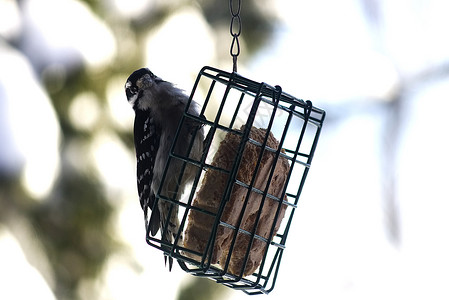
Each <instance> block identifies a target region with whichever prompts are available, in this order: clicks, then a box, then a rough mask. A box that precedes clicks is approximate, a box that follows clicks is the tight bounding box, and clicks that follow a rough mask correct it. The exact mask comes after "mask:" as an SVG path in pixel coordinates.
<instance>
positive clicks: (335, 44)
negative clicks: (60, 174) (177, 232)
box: [0, 0, 449, 300]
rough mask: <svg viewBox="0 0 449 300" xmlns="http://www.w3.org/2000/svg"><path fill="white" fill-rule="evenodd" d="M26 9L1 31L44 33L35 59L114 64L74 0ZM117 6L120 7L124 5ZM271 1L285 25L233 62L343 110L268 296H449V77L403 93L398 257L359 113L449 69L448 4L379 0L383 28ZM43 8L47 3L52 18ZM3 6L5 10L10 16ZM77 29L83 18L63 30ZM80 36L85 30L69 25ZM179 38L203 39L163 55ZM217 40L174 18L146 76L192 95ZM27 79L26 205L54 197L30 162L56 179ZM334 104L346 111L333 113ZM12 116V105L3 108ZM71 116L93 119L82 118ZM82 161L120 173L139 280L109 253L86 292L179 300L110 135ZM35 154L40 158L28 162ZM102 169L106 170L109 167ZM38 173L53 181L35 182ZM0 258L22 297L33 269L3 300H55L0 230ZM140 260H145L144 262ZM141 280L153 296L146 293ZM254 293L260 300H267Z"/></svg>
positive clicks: (102, 32)
mask: <svg viewBox="0 0 449 300" xmlns="http://www.w3.org/2000/svg"><path fill="white" fill-rule="evenodd" d="M26 2H28V3H29V6H26V7H28V10H25V11H26V15H27V17H28V19H27V20H26V21H23V20H22V22H21V21H20V18H19V17H18V13H17V7H15V5H14V4H13V1H9V0H0V34H4V35H6V36H7V35H8V34H12V32H14V31H15V30H17V28H20V27H21V26H24V27H26V26H31V25H33V28H34V29H33V30H34V31H35V33H36V36H39V34H43V33H45V38H46V40H45V41H44V45H45V46H46V47H48V49H47V50H45V51H51V53H55V55H56V56H55V57H53V59H55V60H56V63H58V62H59V60H61V61H63V60H64V59H78V58H76V56H73V53H74V52H73V51H72V50H73V49H77V50H80V51H81V53H82V54H83V58H82V59H84V60H86V61H87V62H89V63H91V64H92V65H93V66H96V67H98V66H100V67H101V65H104V64H106V63H108V62H109V60H110V59H111V58H112V57H113V56H114V54H115V51H116V49H115V42H116V41H114V37H113V36H112V34H111V33H110V32H109V30H108V29H107V27H106V26H105V25H104V24H103V23H102V22H101V21H100V20H98V19H97V18H95V17H94V16H93V15H92V14H91V13H90V12H89V11H88V10H87V9H86V7H85V6H84V5H81V4H79V3H78V2H77V1H74V0H64V1H59V0H45V3H44V4H48V6H46V5H44V4H43V3H42V1H40V0H39V1H35V0H29V1H26ZM38 2H39V4H37V3H38ZM62 2H63V3H62ZM125 2H126V6H123V3H125ZM56 3H58V4H57V5H56ZM111 3H115V5H116V7H117V8H119V9H120V11H123V9H124V7H126V8H127V10H126V14H127V15H134V14H137V13H138V11H139V8H140V7H142V6H145V5H151V1H149V2H145V1H136V2H131V1H120V0H115V1H112V2H111ZM133 3H135V5H136V6H135V7H133V6H132V4H133ZM148 3H150V4H148ZM274 3H275V7H274V8H275V9H277V10H278V11H279V14H280V15H281V16H282V21H283V22H284V25H283V26H282V27H281V28H280V30H279V32H278V33H277V36H276V37H275V42H273V43H272V46H271V47H267V49H265V50H263V51H262V53H260V54H259V55H257V57H255V58H254V59H253V60H252V61H250V62H249V63H248V64H246V65H245V64H243V63H242V62H240V64H239V72H240V73H241V74H242V75H244V76H247V77H249V78H252V79H255V80H258V81H265V82H268V83H270V84H272V85H276V84H279V85H281V86H282V87H283V89H284V91H286V92H288V93H289V94H292V95H295V96H297V97H299V98H304V99H311V100H313V102H314V104H315V105H317V106H321V107H323V106H325V107H326V108H331V109H332V110H331V111H332V112H335V113H338V115H334V116H332V115H329V117H328V118H329V122H328V123H325V126H324V130H323V133H322V137H321V139H320V143H319V145H318V149H317V152H316V156H315V160H314V162H313V165H312V169H311V171H310V173H309V177H308V180H307V182H306V185H305V189H304V192H303V194H302V198H301V200H300V203H301V205H300V207H299V209H298V210H297V212H296V214H295V217H296V218H295V220H294V222H293V226H292V228H291V231H290V235H289V240H288V241H287V250H286V251H285V255H284V258H283V265H282V266H281V270H280V275H279V277H278V281H277V285H276V288H275V290H274V292H272V293H271V294H270V295H269V296H268V297H267V299H290V298H291V295H292V294H293V293H294V294H295V297H296V298H298V299H308V300H310V299H448V298H449V285H448V282H449V255H447V253H449V235H448V234H447V228H449V218H448V217H447V216H448V214H449V201H448V200H449V192H448V191H447V189H446V188H445V187H446V181H447V180H446V179H447V178H448V174H447V173H448V172H447V170H448V169H449V159H448V156H447V153H449V151H448V150H449V149H448V143H447V142H446V141H445V135H443V134H442V133H441V129H442V128H446V127H447V124H446V122H445V119H446V118H445V113H446V111H448V109H449V104H448V103H449V102H448V101H447V100H448V96H449V80H448V79H445V80H443V79H441V80H439V81H437V82H427V83H425V84H420V85H416V86H414V87H413V89H410V90H407V91H406V93H405V94H404V96H405V97H406V101H405V103H406V104H405V107H404V115H403V123H402V127H401V128H400V129H399V130H400V132H401V134H402V135H401V139H400V141H399V145H400V147H399V151H398V153H396V154H395V155H396V156H397V165H396V166H395V176H396V177H397V180H398V181H397V187H396V195H397V197H398V201H399V208H400V220H399V222H400V226H401V230H402V240H401V244H400V245H399V246H398V247H396V246H393V245H392V244H390V243H389V240H388V237H387V234H386V230H385V218H386V215H385V207H384V203H383V200H382V197H383V196H384V194H383V193H384V190H383V189H382V187H383V186H382V184H383V183H384V180H383V179H384V171H383V169H382V168H383V164H384V162H383V161H382V160H381V157H382V156H385V155H388V154H389V153H387V151H386V150H385V148H384V143H385V135H386V134H388V131H385V126H386V114H385V113H384V112H385V110H382V109H370V108H369V107H373V106H368V105H372V104H375V103H382V102H385V101H388V98H389V96H391V94H392V93H393V92H395V91H396V89H397V88H398V85H399V83H401V80H405V82H408V81H407V80H408V79H409V78H410V77H412V76H413V75H416V74H417V73H419V72H420V71H422V70H424V69H426V68H427V67H430V66H433V65H438V64H441V63H443V62H446V63H447V61H448V60H449V39H447V38H446V36H447V29H448V28H449V18H447V13H448V12H449V2H448V1H445V0H440V1H438V0H433V1H425V2H424V1H418V0H416V1H412V0H410V1H405V0H404V1H394V2H393V1H386V0H385V1H378V3H379V7H380V12H381V14H380V15H381V20H380V22H381V23H380V24H381V26H380V27H379V28H377V29H375V27H372V25H370V24H369V23H367V21H366V19H365V15H363V14H362V12H363V10H362V8H361V7H360V3H361V1H356V0H343V1H332V0H318V1H289V0H276V1H274ZM55 5H56V6H55ZM67 5H68V6H67ZM48 7H52V10H51V12H50V14H49V11H48V9H47V8H48ZM67 7H69V8H70V9H67ZM55 10H58V14H55V13H54V11H55ZM5 11H8V12H11V13H10V14H5ZM2 14H3V15H4V16H5V18H3V17H2ZM50 15H51V16H55V15H58V16H59V19H58V20H59V22H60V24H59V26H57V27H55V26H52V24H51V22H50V23H48V22H47V23H46V22H43V21H42V20H45V19H46V18H45V17H46V16H50ZM6 16H7V17H8V18H6ZM80 19H82V20H83V22H72V21H70V20H80ZM4 20H8V22H6V21H4ZM65 20H68V21H67V23H66V22H65ZM84 21H86V22H84ZM243 22H245V20H243ZM30 24H31V25H30ZM243 24H244V26H245V23H243ZM83 25H85V26H86V28H85V29H80V26H83ZM246 26H248V25H246ZM243 30H244V28H243ZM179 31H181V34H182V35H184V36H186V35H187V34H188V33H189V32H192V31H194V32H197V33H198V32H200V33H201V34H198V35H196V37H201V38H199V39H198V40H196V41H194V45H195V47H198V48H195V49H194V48H193V47H191V48H189V47H187V48H186V49H184V50H185V51H187V56H188V57H189V59H188V60H186V59H184V58H183V57H181V56H176V55H175V54H174V53H173V52H170V51H168V50H167V49H177V51H178V50H179V48H177V44H176V43H177V41H175V40H174V39H172V38H171V37H172V35H173V34H176V33H177V32H179ZM67 32H68V33H73V35H70V36H74V37H75V38H74V39H62V40H61V39H60V37H61V36H67ZM77 32H78V33H79V32H82V33H83V34H82V35H79V34H77ZM243 34H244V31H243ZM213 38H214V37H213V35H212V33H211V30H210V29H209V28H207V26H206V22H205V21H204V20H203V19H202V17H201V15H200V14H199V12H198V11H197V10H196V9H195V8H189V9H185V10H182V11H180V12H179V13H177V14H175V15H173V16H172V17H170V18H169V19H168V20H167V21H166V22H165V23H164V24H163V25H162V26H161V28H158V29H157V30H155V31H153V32H151V33H149V35H148V41H147V61H148V64H149V65H151V66H152V69H153V70H154V71H155V73H157V74H160V75H161V76H162V77H164V78H168V79H170V80H171V81H174V82H177V83H178V84H179V85H180V86H181V87H183V88H185V89H186V90H188V89H189V88H190V87H191V85H192V84H193V79H192V76H194V75H195V74H196V73H197V71H198V70H199V69H200V68H201V67H202V66H203V65H210V64H213V61H214V59H216V57H215V55H214V53H215V51H216V49H215V48H214V47H215V44H214V43H213ZM99 39H100V40H101V42H98V43H95V47H93V46H92V41H98V40H99ZM39 42H40V43H42V40H41V41H39V40H32V43H31V44H30V47H35V46H36V44H33V43H39ZM33 45H34V46H33ZM101 46H103V47H101ZM4 49H5V48H4V46H1V48H0V51H1V52H0V61H2V69H3V70H10V69H11V68H17V64H15V65H12V62H13V60H10V58H11V57H14V58H16V60H15V61H20V64H19V66H21V70H25V71H24V72H28V73H29V74H31V71H29V65H27V63H26V61H25V60H24V59H23V57H22V58H17V57H20V55H19V56H18V54H12V52H10V51H9V50H8V51H6V50H4ZM189 49H190V50H189ZM200 50H201V51H200ZM45 51H43V52H45ZM242 51H245V49H244V48H243V49H242ZM38 54H39V53H37V55H38ZM196 55H198V56H196ZM155 57H157V59H155ZM2 58H3V59H4V60H2ZM6 58H8V59H6ZM229 60H230V61H231V59H229ZM8 61H9V62H10V64H8ZM167 61H170V64H175V65H176V66H178V67H179V72H177V73H176V74H173V73H171V72H170V70H169V69H168V68H167V63H166V62H167ZM26 70H28V71H26ZM2 75H3V76H4V75H5V73H4V72H2V70H0V91H3V94H0V96H3V97H4V95H6V99H12V96H11V94H10V93H11V92H10V90H8V89H7V88H9V87H11V86H10V85H9V84H8V81H7V80H6V79H7V78H6V77H2ZM30 76H31V75H30ZM5 78H6V79H5ZM33 80H34V81H32V82H35V85H32V87H33V89H30V90H26V91H25V90H21V93H22V94H23V99H27V98H29V97H31V96H29V97H26V96H25V95H26V93H27V92H29V93H32V95H33V97H34V98H33V99H35V101H36V103H39V105H37V104H36V106H37V107H36V109H33V112H34V114H30V116H29V118H30V119H29V120H30V121H29V123H27V124H26V127H23V128H20V126H17V127H16V126H15V127H14V128H15V129H16V130H17V134H15V136H14V139H15V141H14V143H13V144H15V145H16V147H18V149H27V151H28V152H27V151H24V152H23V153H22V156H23V158H22V159H24V161H25V162H24V163H25V164H26V168H27V169H26V170H28V172H29V174H31V175H28V177H27V176H25V177H24V185H25V186H26V187H27V188H28V190H29V192H30V193H31V194H33V195H37V196H39V195H41V196H42V195H45V193H46V192H48V190H49V189H50V188H51V186H52V184H53V180H54V176H53V177H52V176H51V174H50V175H48V176H47V175H45V176H36V175H35V174H36V173H33V172H36V170H43V168H42V165H40V164H39V162H40V163H48V164H49V166H50V168H44V169H45V171H48V172H52V174H56V171H57V169H58V165H59V161H58V160H57V159H56V160H55V157H57V155H55V153H57V150H58V149H57V147H58V143H57V141H58V138H59V129H58V127H57V125H56V124H55V117H54V112H52V110H51V108H50V107H49V106H48V104H49V101H48V97H47V96H46V95H45V94H44V93H43V92H42V90H39V91H38V92H36V89H35V87H36V88H38V85H37V82H36V81H35V79H33ZM123 81H124V79H123V78H114V79H113V83H111V85H110V89H109V90H108V101H109V106H108V107H109V112H108V113H109V114H110V115H111V118H112V119H113V120H114V122H115V123H116V125H117V126H119V127H126V126H131V124H132V111H131V109H130V108H129V107H128V105H127V103H126V101H125V100H124V99H122V96H123V95H122V90H121V88H122V86H123V84H120V82H123ZM402 83H404V81H402ZM117 86H120V88H117ZM5 91H6V92H5ZM15 91H17V89H15ZM8 97H10V98H8ZM89 97H90V98H89ZM91 98H92V95H90V94H83V95H80V96H79V97H78V98H77V99H76V101H75V102H74V105H73V107H71V108H70V110H71V112H70V113H71V118H73V122H74V124H78V125H79V126H89V125H90V124H93V123H95V122H96V121H98V120H97V118H98V107H95V106H94V104H92V103H94V101H92V100H91ZM89 99H90V100H89ZM365 99H369V100H365ZM122 100H123V101H122ZM347 101H353V102H352V103H355V104H357V107H358V109H357V108H356V109H353V110H351V113H348V112H346V113H347V114H346V116H345V111H344V110H345V109H346V108H347V107H345V106H343V105H341V104H342V103H347ZM10 103H13V102H11V101H10ZM38 107H40V108H38ZM337 107H338V108H339V110H341V111H337ZM10 109H14V105H12V106H11V107H10ZM127 112H128V113H127ZM81 113H82V114H83V115H85V114H86V115H87V116H88V118H84V119H83V120H81V119H77V118H76V116H77V115H79V114H81ZM11 118H12V121H11V122H12V124H17V123H14V122H17V119H15V121H14V117H13V116H12V115H11ZM30 124H32V125H31V126H30ZM29 128H33V129H34V130H36V131H37V132H39V130H40V131H42V130H44V131H45V132H47V134H46V135H45V136H42V137H41V138H42V139H45V138H47V139H48V140H41V141H40V142H39V143H35V144H34V145H35V147H33V148H30V147H24V146H23V145H22V144H21V143H24V142H26V139H24V138H23V137H24V133H23V132H24V130H25V131H26V130H27V129H29ZM20 132H22V133H20ZM110 149H114V150H113V151H110ZM87 151H88V153H90V155H93V156H94V157H96V158H98V159H96V161H97V163H98V170H99V172H100V171H101V170H105V169H106V170H107V172H103V173H101V174H100V175H101V176H110V175H108V174H115V176H114V177H107V178H105V179H106V181H107V182H110V183H111V185H110V186H109V187H108V188H109V189H110V192H117V190H114V188H115V189H117V186H118V190H119V191H120V195H122V198H123V199H122V201H120V203H118V204H117V205H121V206H122V209H121V210H120V214H119V216H118V223H117V228H115V230H116V232H117V235H118V236H120V237H122V238H123V239H124V240H125V242H127V243H129V245H130V249H131V250H130V251H133V255H134V257H135V260H136V262H138V263H139V264H140V266H141V267H142V269H141V270H136V269H135V268H132V267H131V266H130V265H129V262H128V260H127V258H124V257H121V256H119V255H118V256H114V257H112V258H111V259H110V260H109V262H108V264H107V268H106V271H105V273H104V275H103V277H102V278H101V279H100V280H99V281H98V282H94V283H92V282H89V283H86V286H89V285H95V286H98V287H99V288H102V293H101V298H100V299H117V300H119V299H130V298H142V297H143V295H147V294H148V293H151V298H152V299H153V298H154V299H157V297H160V299H162V298H164V299H171V298H174V297H175V295H176V293H177V290H175V289H173V288H168V289H162V287H163V286H166V284H167V282H169V281H170V282H181V283H182V282H185V281H187V280H189V278H190V277H188V276H186V275H185V274H183V273H182V272H181V271H180V270H178V269H176V268H174V269H175V270H174V272H172V273H168V272H167V271H166V270H165V268H164V264H163V259H162V257H161V255H159V253H157V252H156V250H153V249H151V248H150V247H149V246H147V245H146V243H145V241H144V239H143V236H144V232H143V226H142V221H143V220H142V219H141V215H140V213H139V212H138V211H136V210H135V201H136V199H135V191H134V188H135V183H134V173H135V172H134V168H133V163H132V156H130V154H129V153H128V152H127V151H126V150H125V149H124V148H123V146H122V145H121V144H120V142H119V141H118V140H117V139H116V138H115V137H114V136H113V135H111V133H110V132H108V131H107V130H105V131H104V132H102V133H101V134H100V135H99V136H98V138H97V139H95V141H94V143H93V144H92V146H91V147H90V148H88V149H87ZM0 153H3V152H0ZM8 153H9V152H8ZM33 155H34V156H33ZM35 156H37V157H40V158H41V159H40V160H36V159H35V158H33V157H35ZM117 162H119V163H117ZM107 166H113V167H112V169H108V168H107ZM25 174H27V173H25ZM33 174H34V175H33ZM30 178H31V179H30ZM32 178H34V179H32ZM36 178H38V179H43V178H50V179H51V180H50V181H49V182H46V181H44V182H42V181H36V180H35V179H36ZM41 187H45V188H46V189H44V190H42V189H40V188H41ZM136 228H140V229H139V230H136ZM0 249H1V250H0V251H1V252H2V253H13V254H14V253H15V254H14V255H11V256H9V255H8V260H2V261H1V262H0V265H2V267H1V268H0V278H1V280H0V282H8V283H10V284H7V286H9V287H15V286H17V287H19V286H21V285H19V283H20V284H22V283H23V282H24V278H23V277H20V278H19V277H17V276H9V275H11V274H29V275H27V276H30V278H28V280H27V282H28V283H32V284H31V285H27V289H19V288H17V289H4V288H2V289H0V298H1V299H12V298H11V295H14V296H17V294H13V293H16V292H17V291H18V290H20V292H21V293H23V296H24V297H23V298H31V297H34V298H36V299H52V296H51V292H50V290H49V288H48V286H47V285H46V284H45V283H44V281H43V279H42V278H41V276H40V275H39V273H38V272H36V271H35V269H34V268H33V267H32V266H31V265H30V264H29V263H27V261H26V259H25V257H24V255H23V253H22V252H21V250H20V246H19V244H18V242H17V241H16V240H15V238H14V236H13V235H12V234H11V232H9V231H8V230H6V229H5V228H0ZM151 251H153V252H154V256H152V255H149V252H151ZM4 257H6V256H4ZM148 282H151V283H152V284H153V286H157V287H158V288H157V289H156V288H151V291H150V288H149V287H148V286H147V283H148ZM162 291H163V292H164V296H163V295H162ZM167 293H168V294H167ZM228 296H229V298H230V299H244V298H245V299H247V296H246V295H244V294H243V293H241V292H234V291H230V292H229V294H228ZM148 297H149V296H148ZM261 297H264V299H265V296H261Z"/></svg>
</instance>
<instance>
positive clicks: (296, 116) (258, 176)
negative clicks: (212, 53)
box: [145, 67, 325, 295]
mask: <svg viewBox="0 0 449 300" xmlns="http://www.w3.org/2000/svg"><path fill="white" fill-rule="evenodd" d="M192 100H193V101H195V102H197V103H201V104H202V108H201V114H200V117H198V116H194V115H191V114H189V113H188V112H187V111H188V106H189V105H191V103H192ZM324 118H325V111H323V110H321V109H319V108H316V107H314V106H313V105H312V103H311V102H310V101H303V100H301V99H298V98H295V97H293V96H291V95H289V94H286V93H284V92H283V91H282V89H281V87H279V86H270V85H268V84H266V83H259V82H255V81H252V80H250V79H247V78H244V77H242V76H241V75H239V74H237V73H236V72H232V73H228V72H225V71H222V70H219V69H215V68H212V67H204V68H203V69H202V70H201V71H200V72H199V74H198V77H197V79H196V82H195V84H194V87H193V90H192V92H191V95H190V98H189V102H188V104H187V108H186V112H185V113H184V116H183V118H182V120H181V124H180V125H179V126H180V128H181V127H182V126H183V125H184V123H185V122H190V123H192V121H194V122H196V123H200V124H201V127H202V129H201V130H204V134H205V136H206V139H205V142H204V152H203V156H202V157H201V159H200V160H195V159H192V158H190V157H189V156H188V155H187V156H183V155H178V154H176V153H173V151H172V152H171V153H170V154H169V160H168V162H167V167H166V170H167V169H168V167H169V165H170V163H173V161H174V160H181V161H182V162H183V165H184V167H187V166H188V165H194V166H195V167H196V170H197V172H196V176H195V179H194V181H193V184H192V185H191V187H189V188H188V189H187V191H184V194H183V196H182V197H181V200H176V199H177V198H176V197H168V196H166V195H161V194H158V195H156V201H155V202H156V203H154V205H157V202H158V201H167V202H168V203H170V205H171V207H172V208H173V212H174V211H178V217H179V220H180V227H179V230H178V232H177V235H176V238H175V239H174V241H172V242H167V241H164V240H162V239H161V238H160V237H159V235H157V236H151V234H150V231H149V229H147V233H146V240H147V243H148V244H149V245H151V246H153V247H155V248H157V249H159V250H161V251H163V252H164V254H165V255H166V256H170V257H172V258H173V259H175V260H177V262H178V263H179V265H180V267H181V268H182V269H183V270H184V271H186V272H187V273H190V274H192V275H194V276H200V277H206V278H210V279H212V280H214V281H216V282H217V283H221V284H223V285H225V286H228V287H231V288H233V289H238V290H242V291H244V292H245V293H247V294H251V295H254V294H263V293H265V294H267V293H269V292H271V291H272V290H273V288H274V286H275V282H276V277H277V275H278V272H279V267H280V263H281V259H282V255H283V252H284V250H286V241H287V236H288V233H289V229H290V225H291V222H292V220H293V216H294V212H295V210H296V208H297V206H298V201H299V197H300V195H301V191H302V189H303V187H304V183H305V180H306V177H307V174H308V171H309V169H310V166H311V163H312V159H313V156H314V152H315V149H316V146H317V142H318V139H319V136H320V132H321V128H322V126H323V121H324ZM178 132H179V131H178ZM256 133H257V135H256ZM227 140H229V141H230V140H232V141H233V143H231V144H229V143H228V144H227V147H228V148H224V147H225V146H224V145H223V144H224V143H225V142H224V141H227ZM176 142H177V137H175V139H174V144H176ZM192 143H193V139H192ZM190 146H192V145H190ZM220 148H221V150H220ZM172 149H174V147H172ZM221 156H223V157H226V159H224V158H223V159H222V160H226V164H224V165H219V164H217V163H216V162H217V161H218V160H219V158H220V157H221ZM243 168H246V170H247V171H248V168H249V171H248V172H246V173H245V174H246V175H245V176H244V175H242V174H243V173H244V172H243V171H242V169H243ZM184 169H185V168H184ZM180 176H183V174H180ZM279 178H281V179H279ZM164 180H165V175H164V176H163V181H162V183H161V186H162V185H163V184H164ZM207 182H209V183H207ZM274 185H276V188H273V186H274ZM203 194H208V195H212V196H210V199H209V198H208V197H206V198H207V199H203V200H202V202H201V201H200V196H201V195H203ZM178 198H179V197H178ZM212 198H213V199H212ZM209 202H211V203H212V202H213V204H210V203H209ZM206 204H207V205H206ZM174 208H177V209H176V210H175V209H174ZM147 209H148V207H146V208H145V210H147ZM168 217H169V216H168ZM168 217H167V218H168ZM147 222H148V221H147ZM167 222H168V219H167V220H166V222H165V223H166V224H167ZM146 225H147V228H148V227H149V226H148V224H146ZM165 230H166V228H165ZM161 231H164V229H163V228H161Z"/></svg>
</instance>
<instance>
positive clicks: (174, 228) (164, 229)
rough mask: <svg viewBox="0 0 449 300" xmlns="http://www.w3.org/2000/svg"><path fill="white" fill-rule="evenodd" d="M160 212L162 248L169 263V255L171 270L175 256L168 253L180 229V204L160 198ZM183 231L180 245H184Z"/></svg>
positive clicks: (179, 241)
mask: <svg viewBox="0 0 449 300" xmlns="http://www.w3.org/2000/svg"><path fill="white" fill-rule="evenodd" d="M159 212H160V214H161V215H160V217H161V237H162V243H163V244H162V246H161V247H162V249H163V250H164V251H165V252H166V255H165V256H164V259H165V264H167V257H168V269H169V271H171V269H172V266H173V258H172V257H171V256H168V255H167V253H170V252H171V251H172V249H173V248H172V247H173V246H174V243H175V240H176V238H177V235H178V231H179V219H178V205H176V204H172V203H170V202H168V201H164V200H162V199H160V200H159ZM182 239H183V236H182V232H181V233H179V237H178V240H177V244H178V245H182Z"/></svg>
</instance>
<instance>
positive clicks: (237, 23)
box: [229, 0, 242, 72]
mask: <svg viewBox="0 0 449 300" xmlns="http://www.w3.org/2000/svg"><path fill="white" fill-rule="evenodd" d="M236 2H237V10H235V6H234V0H229V10H230V11H231V26H230V28H229V31H230V32H231V36H232V42H231V49H230V51H229V52H230V54H231V56H232V71H233V72H237V57H238V56H239V54H240V42H239V36H240V34H241V33H242V19H241V18H240V9H241V6H242V1H241V0H237V1H236Z"/></svg>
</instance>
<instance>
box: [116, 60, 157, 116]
mask: <svg viewBox="0 0 449 300" xmlns="http://www.w3.org/2000/svg"><path fill="white" fill-rule="evenodd" d="M163 82H165V81H164V80H162V79H161V78H159V77H157V76H156V75H154V74H153V72H151V71H150V70H149V69H147V68H142V69H139V70H136V71H134V72H133V73H132V74H131V75H130V76H129V77H128V80H127V81H126V84H125V91H126V97H127V98H128V102H129V104H131V106H132V107H133V108H134V110H137V109H140V110H147V109H148V108H149V107H150V106H151V101H152V100H153V98H154V96H155V95H156V94H157V93H158V90H159V88H160V87H159V85H160V84H161V83H163Z"/></svg>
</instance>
